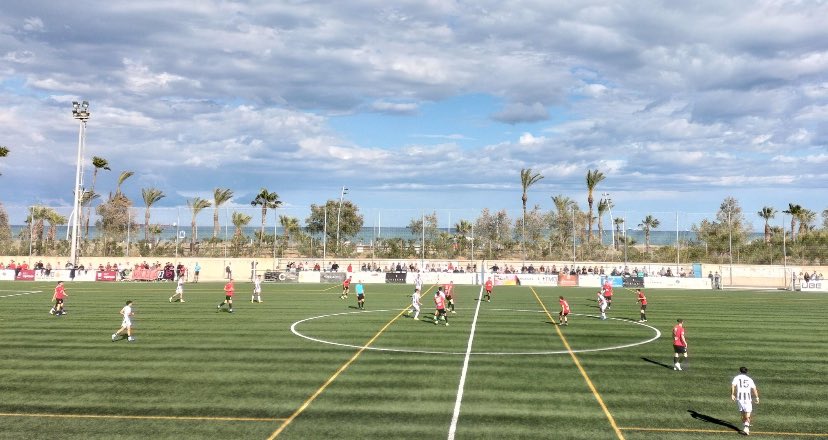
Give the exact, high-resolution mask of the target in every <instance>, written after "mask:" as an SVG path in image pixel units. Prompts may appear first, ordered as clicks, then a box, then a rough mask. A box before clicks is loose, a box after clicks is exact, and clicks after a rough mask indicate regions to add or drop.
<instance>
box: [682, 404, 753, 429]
mask: <svg viewBox="0 0 828 440" xmlns="http://www.w3.org/2000/svg"><path fill="white" fill-rule="evenodd" d="M687 412H689V413H690V417H692V418H694V419H696V420H701V421H702V422H707V423H713V424H714V425H719V426H724V427H725V428H730V429H732V430H734V431H736V432H742V430H741V429H740V428H739V427H737V426H736V425H734V424H732V423H730V422H728V421H725V420H722V419H717V418H715V417H711V416H708V415H707V414H701V413H699V412H696V411H694V410H692V409H688V410H687Z"/></svg>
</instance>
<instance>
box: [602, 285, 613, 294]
mask: <svg viewBox="0 0 828 440" xmlns="http://www.w3.org/2000/svg"><path fill="white" fill-rule="evenodd" d="M604 296H612V284H610V283H605V284H604Z"/></svg>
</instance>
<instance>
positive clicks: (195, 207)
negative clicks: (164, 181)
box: [187, 197, 211, 248]
mask: <svg viewBox="0 0 828 440" xmlns="http://www.w3.org/2000/svg"><path fill="white" fill-rule="evenodd" d="M210 205H211V203H210V201H209V200H204V199H202V198H201V197H195V198H193V200H187V207H188V208H190V211H192V213H193V218H192V221H191V222H190V226H191V227H192V230H193V234H192V236H190V247H191V248H195V244H196V240H197V239H198V229H197V228H196V217H198V213H199V212H201V211H202V210H203V209H205V208H209V207H210Z"/></svg>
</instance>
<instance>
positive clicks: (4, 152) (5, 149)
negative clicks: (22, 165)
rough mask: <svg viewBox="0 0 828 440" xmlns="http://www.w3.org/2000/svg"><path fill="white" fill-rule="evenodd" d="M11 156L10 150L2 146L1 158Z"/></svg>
mask: <svg viewBox="0 0 828 440" xmlns="http://www.w3.org/2000/svg"><path fill="white" fill-rule="evenodd" d="M8 155H9V149H8V148H6V147H5V146H4V145H0V157H6V156H8Z"/></svg>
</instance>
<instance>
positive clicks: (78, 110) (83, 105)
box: [69, 101, 90, 266]
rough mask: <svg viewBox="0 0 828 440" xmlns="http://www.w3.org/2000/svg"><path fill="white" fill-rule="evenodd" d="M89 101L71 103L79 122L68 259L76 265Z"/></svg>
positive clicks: (73, 114) (74, 115) (74, 116)
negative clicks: (70, 241)
mask: <svg viewBox="0 0 828 440" xmlns="http://www.w3.org/2000/svg"><path fill="white" fill-rule="evenodd" d="M89 116H90V113H89V101H82V102H80V103H78V102H77V101H72V117H73V118H75V119H77V120H78V121H79V122H80V130H79V131H78V158H77V163H76V169H75V202H74V205H72V220H73V221H74V223H73V225H72V244H71V249H70V250H69V253H70V255H69V259H70V261H71V262H72V265H73V266H77V265H78V241H79V239H80V204H81V199H82V194H83V188H82V187H83V168H82V167H83V150H84V148H85V147H86V121H88V120H89Z"/></svg>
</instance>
